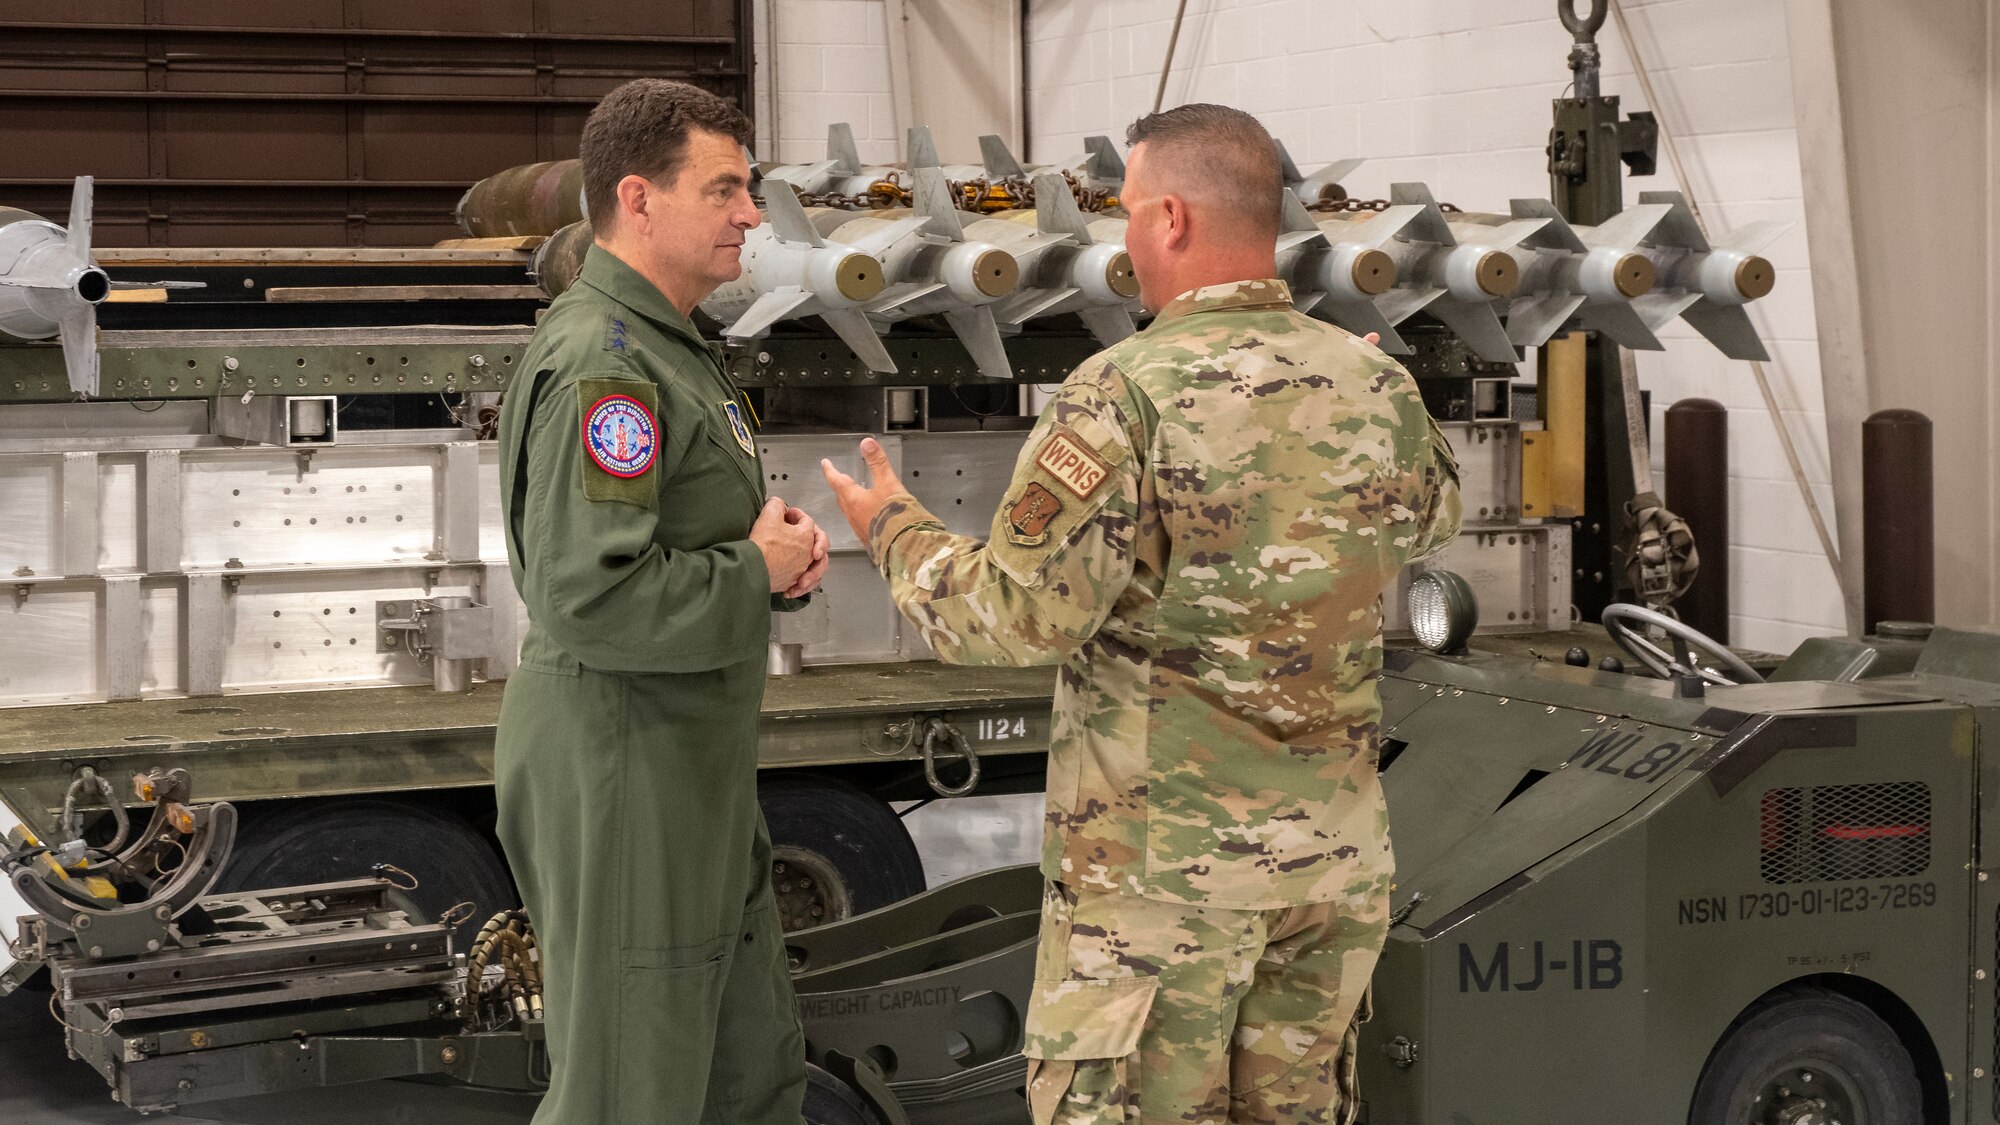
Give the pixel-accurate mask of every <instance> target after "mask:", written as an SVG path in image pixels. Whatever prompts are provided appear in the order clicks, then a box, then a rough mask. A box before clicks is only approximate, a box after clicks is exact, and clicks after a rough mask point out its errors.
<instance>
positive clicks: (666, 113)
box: [578, 78, 750, 235]
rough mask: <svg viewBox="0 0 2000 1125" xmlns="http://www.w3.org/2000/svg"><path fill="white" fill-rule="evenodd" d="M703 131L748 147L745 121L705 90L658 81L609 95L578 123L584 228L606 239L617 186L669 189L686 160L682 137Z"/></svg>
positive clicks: (633, 83)
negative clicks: (636, 179)
mask: <svg viewBox="0 0 2000 1125" xmlns="http://www.w3.org/2000/svg"><path fill="white" fill-rule="evenodd" d="M696 129H704V130H707V131H708V132H711V133H718V134H721V135H722V136H725V137H728V138H730V139H731V140H733V141H735V142H736V143H737V144H739V145H747V144H749V143H750V119H749V118H748V117H745V116H744V115H743V111H742V110H740V109H737V108H736V107H735V106H733V105H731V104H729V103H728V102H726V101H724V100H723V99H721V98H718V97H716V96H715V95H714V94H711V93H709V92H708V91H707V90H702V89H698V88H696V87H694V86H690V85H688V84H687V83H685V82H669V81H667V80H666V79H664V78H635V79H633V80H632V81H630V82H627V83H625V84H624V85H623V86H620V87H618V88H617V89H616V90H613V91H611V92H610V93H609V94H606V95H604V100H603V101H601V102H598V103H597V108H596V109H593V110H591V111H590V118H589V120H587V121H585V122H584V123H583V144H582V147H581V150H580V151H579V152H578V156H580V157H581V158H582V160H583V202H584V206H585V207H587V208H588V209H589V211H590V227H591V230H593V231H595V232H596V233H597V234H600V235H602V234H606V233H609V231H610V230H611V225H612V223H613V222H614V221H615V219H616V217H617V214H618V181H620V180H622V179H624V178H625V177H627V176H644V177H646V178H647V179H649V180H652V181H654V182H655V183H659V184H661V185H663V186H671V185H672V184H673V182H674V178H675V177H676V176H678V175H680V171H681V165H682V163H683V162H684V161H685V159H686V157H687V147H688V135H689V134H690V133H692V132H693V131H694V130H696Z"/></svg>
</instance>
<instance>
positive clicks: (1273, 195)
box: [1125, 102, 1285, 238]
mask: <svg viewBox="0 0 2000 1125" xmlns="http://www.w3.org/2000/svg"><path fill="white" fill-rule="evenodd" d="M1125 143H1126V145H1128V146H1130V145H1137V144H1142V143H1143V144H1145V145H1146V146H1147V148H1146V152H1147V153H1148V154H1149V155H1148V157H1147V160H1146V166H1147V167H1148V168H1149V169H1153V170H1154V174H1155V175H1157V176H1158V177H1159V179H1158V180H1157V181H1156V182H1157V183H1159V184H1160V185H1161V186H1162V187H1163V188H1164V189H1166V190H1168V191H1170V192H1172V193H1174V194H1181V195H1188V194H1200V195H1201V196H1203V197H1204V198H1206V199H1209V200H1213V201H1216V202H1220V203H1223V204H1225V205H1227V206H1229V207H1230V208H1231V209H1232V210H1234V211H1236V212H1237V213H1238V214H1239V215H1241V216H1242V218H1243V219H1244V220H1245V221H1246V222H1249V223H1252V224H1255V226H1256V228H1257V229H1258V230H1260V231H1261V230H1266V229H1268V230H1269V231H1270V232H1271V236H1272V237H1273V238H1275V237H1277V233H1278V226H1279V223H1280V221H1281V217H1282V215H1283V200H1282V199H1281V198H1280V196H1279V194H1278V193H1280V192H1282V191H1284V190H1285V178H1284V173H1283V172H1282V171H1280V170H1279V165H1278V145H1277V142H1275V141H1273V140H1272V139H1271V134H1270V133H1269V132H1268V131H1266V130H1265V128H1264V126H1263V124H1262V123H1261V122H1259V121H1258V120H1257V119H1256V118H1254V117H1252V116H1250V115H1249V114H1247V113H1245V112H1243V111H1242V110H1240V109H1231V108H1230V107H1228V106H1226V105H1212V104H1210V103H1207V102H1194V103H1192V104H1189V105H1183V106H1176V107H1175V108H1173V109H1167V110H1161V111H1160V112H1158V113H1150V114H1147V115H1146V116H1144V117H1141V118H1140V119H1139V120H1137V121H1134V122H1133V123H1132V127H1131V128H1129V129H1127V130H1125Z"/></svg>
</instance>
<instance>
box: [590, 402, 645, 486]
mask: <svg viewBox="0 0 2000 1125" xmlns="http://www.w3.org/2000/svg"><path fill="white" fill-rule="evenodd" d="M583 447H584V449H585V451H586V452H588V453H589V454H590V459H591V461H592V462H593V463H594V464H596V466H597V467H598V468H600V469H602V470H604V471H605V472H607V473H609V474H611V475H612V476H614V477H619V478H621V479H630V478H632V477H637V476H643V475H644V474H645V472H646V470H647V469H650V468H652V467H653V460H654V458H655V457H657V456H658V455H659V451H660V426H659V423H658V422H657V421H655V420H654V418H653V412H652V411H650V410H648V409H646V407H645V404H643V403H641V402H640V401H639V400H638V399H636V398H633V397H632V396H630V395H624V394H612V395H605V396H604V397H603V398H600V399H598V400H597V401H596V402H595V403H594V404H592V405H591V407H590V409H589V410H587V411H585V412H584V415H583Z"/></svg>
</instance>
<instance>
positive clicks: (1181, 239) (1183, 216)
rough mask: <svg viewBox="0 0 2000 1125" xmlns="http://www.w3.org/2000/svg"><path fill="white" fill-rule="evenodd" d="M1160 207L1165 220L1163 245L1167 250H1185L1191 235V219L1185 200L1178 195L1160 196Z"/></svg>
mask: <svg viewBox="0 0 2000 1125" xmlns="http://www.w3.org/2000/svg"><path fill="white" fill-rule="evenodd" d="M1160 207H1161V209H1162V211H1163V212H1164V213H1165V218H1166V220H1167V230H1166V237H1165V239H1164V240H1163V242H1164V245H1165V246H1166V248H1167V249H1169V250H1185V249H1187V245H1188V238H1189V237H1190V234H1191V231H1190V230H1189V220H1190V219H1191V218H1192V215H1191V214H1190V213H1189V211H1188V205H1187V200H1185V199H1183V198H1181V197H1180V196H1178V195H1166V196H1161V197H1160Z"/></svg>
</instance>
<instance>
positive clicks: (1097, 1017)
mask: <svg viewBox="0 0 2000 1125" xmlns="http://www.w3.org/2000/svg"><path fill="white" fill-rule="evenodd" d="M1159 990H1160V982H1159V980H1158V978H1155V977H1130V978H1125V979H1120V980H1065V981H1037V982H1035V989H1034V993H1033V995H1032V996H1031V997H1030V999H1029V1003H1028V1026H1027V1043H1026V1046H1025V1048H1024V1050H1025V1053H1026V1054H1027V1056H1028V1109H1029V1112H1030V1114H1031V1116H1032V1117H1033V1119H1034V1122H1035V1125H1053V1123H1054V1122H1057V1121H1061V1122H1064V1123H1065V1125H1082V1123H1085V1122H1089V1123H1091V1125H1097V1123H1105V1125H1110V1123H1113V1122H1127V1121H1133V1122H1136V1121H1137V1120H1138V1119H1139V1107H1138V1104H1137V1097H1136V1094H1137V1091H1138V1081H1139V1073H1138V1071H1139V1036H1140V1033H1141V1032H1143V1031H1144V1030H1145V1027H1146V1015H1147V1013H1148V1012H1150V1011H1151V1010H1152V1007H1153V997H1154V996H1155V995H1156V994H1157V993H1158V992H1159Z"/></svg>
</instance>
